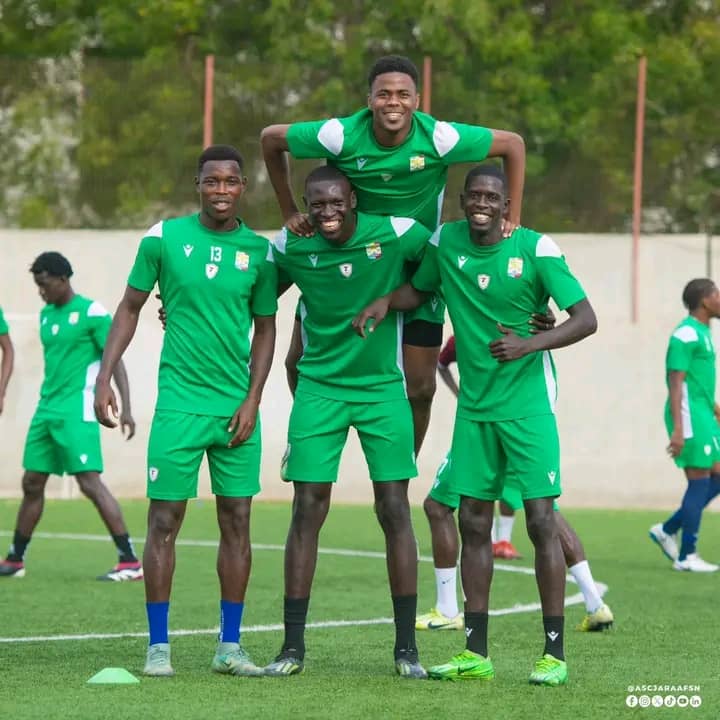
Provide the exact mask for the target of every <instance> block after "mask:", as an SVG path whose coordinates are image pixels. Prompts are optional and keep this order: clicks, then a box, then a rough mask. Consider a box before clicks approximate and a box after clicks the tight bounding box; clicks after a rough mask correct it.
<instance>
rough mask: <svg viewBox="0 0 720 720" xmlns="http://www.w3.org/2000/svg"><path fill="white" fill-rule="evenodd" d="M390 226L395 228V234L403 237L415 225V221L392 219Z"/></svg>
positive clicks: (402, 218) (399, 218)
mask: <svg viewBox="0 0 720 720" xmlns="http://www.w3.org/2000/svg"><path fill="white" fill-rule="evenodd" d="M390 224H391V225H392V226H393V230H394V231H395V234H396V235H397V236H398V237H402V236H403V235H404V234H405V233H406V232H407V231H408V230H409V229H410V228H411V227H412V226H413V225H414V224H415V221H414V220H413V219H412V218H406V217H391V218H390Z"/></svg>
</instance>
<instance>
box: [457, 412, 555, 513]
mask: <svg viewBox="0 0 720 720" xmlns="http://www.w3.org/2000/svg"><path fill="white" fill-rule="evenodd" d="M450 454H451V458H452V463H451V465H452V473H451V474H452V479H451V484H452V487H453V489H454V491H455V493H456V494H457V495H466V496H468V497H472V498H476V499H478V500H499V499H501V498H502V494H503V487H504V485H505V479H506V478H511V479H512V481H511V483H510V486H511V487H517V488H518V489H519V490H520V496H521V497H522V499H523V500H534V499H537V498H544V497H558V496H560V494H561V489H560V441H559V438H558V431H557V422H556V420H555V415H551V414H548V415H536V416H534V417H528V418H521V419H518V420H500V421H493V422H476V421H474V420H467V419H465V418H462V417H456V418H455V428H454V430H453V439H452V449H451V451H450ZM511 506H512V505H511Z"/></svg>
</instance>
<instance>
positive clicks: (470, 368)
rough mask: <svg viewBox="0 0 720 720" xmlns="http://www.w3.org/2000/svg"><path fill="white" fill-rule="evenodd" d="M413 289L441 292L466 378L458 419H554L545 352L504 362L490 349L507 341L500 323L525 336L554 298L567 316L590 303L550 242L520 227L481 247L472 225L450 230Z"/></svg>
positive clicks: (431, 246)
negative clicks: (568, 311) (583, 303)
mask: <svg viewBox="0 0 720 720" xmlns="http://www.w3.org/2000/svg"><path fill="white" fill-rule="evenodd" d="M412 284H413V285H414V286H415V287H416V288H417V289H418V290H425V291H432V290H436V289H437V288H438V287H440V285H442V288H443V293H444V296H445V302H446V303H447V306H448V312H449V313H450V319H451V320H452V324H453V327H454V329H455V344H456V348H457V363H458V370H459V372H460V376H461V378H462V382H461V383H460V398H459V400H458V415H459V416H460V417H464V418H467V419H469V420H476V421H494V420H517V419H520V418H524V417H531V416H533V415H544V414H547V413H552V412H554V406H555V399H556V395H557V385H556V381H555V366H554V364H553V361H552V356H551V354H550V353H549V352H548V351H544V352H536V353H531V354H529V355H526V356H525V357H523V358H520V359H519V360H511V361H509V362H505V363H499V362H498V361H497V360H495V358H493V356H492V355H491V354H490V348H489V344H490V343H491V342H492V341H493V340H497V339H499V338H500V337H502V334H501V333H500V331H499V330H498V327H497V324H498V323H502V324H503V325H504V326H505V327H507V328H509V329H511V330H513V331H514V332H515V333H516V334H517V335H520V336H522V337H527V336H529V335H530V327H529V325H528V320H529V319H530V315H531V314H532V313H534V312H544V311H545V310H546V309H547V304H548V300H549V298H551V297H552V299H553V300H554V301H555V302H556V303H557V305H558V307H559V308H560V309H561V310H564V309H565V308H567V307H570V306H571V305H574V304H575V303H577V302H579V301H580V300H582V299H583V298H584V297H585V293H584V291H583V289H582V287H581V286H580V283H579V282H578V281H577V280H576V279H575V277H574V276H573V275H572V273H571V272H570V270H569V268H568V266H567V263H566V262H565V258H564V257H563V254H562V252H561V251H560V248H559V247H558V246H557V245H556V243H555V242H554V241H553V240H552V239H551V238H550V237H548V236H547V235H541V234H540V233H537V232H535V231H534V230H528V229H527V228H522V227H521V228H517V229H516V230H515V232H514V233H513V234H512V235H511V236H510V237H509V238H506V239H504V240H502V241H501V242H499V243H497V244H496V245H491V246H489V247H484V246H480V245H476V244H475V243H473V242H472V241H471V239H470V230H469V227H468V222H467V220H459V221H458V222H453V223H445V224H443V225H441V226H440V227H439V228H438V229H437V231H436V232H435V233H434V235H433V236H432V238H431V239H430V242H429V243H428V247H427V250H426V251H425V257H424V258H423V261H422V264H421V265H420V267H419V269H418V271H417V272H416V273H415V275H414V276H413V279H412Z"/></svg>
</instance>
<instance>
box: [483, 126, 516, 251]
mask: <svg viewBox="0 0 720 720" xmlns="http://www.w3.org/2000/svg"><path fill="white" fill-rule="evenodd" d="M492 135H493V139H492V144H491V145H490V150H489V151H488V157H500V158H502V159H503V168H504V169H505V175H506V176H507V182H508V197H509V198H510V207H509V211H508V217H507V219H506V220H505V224H504V226H503V235H504V236H505V237H509V236H510V235H511V234H512V231H513V230H514V229H515V228H516V227H517V226H518V225H520V216H521V212H522V200H523V188H524V187H525V141H524V140H523V139H522V136H521V135H518V134H517V133H514V132H509V131H508V130H493V131H492Z"/></svg>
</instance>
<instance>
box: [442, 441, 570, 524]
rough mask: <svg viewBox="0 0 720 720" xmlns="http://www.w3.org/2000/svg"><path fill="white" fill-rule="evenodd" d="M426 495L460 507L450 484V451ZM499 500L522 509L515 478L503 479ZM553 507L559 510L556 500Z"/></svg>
mask: <svg viewBox="0 0 720 720" xmlns="http://www.w3.org/2000/svg"><path fill="white" fill-rule="evenodd" d="M428 496H429V497H430V499H431V500H434V501H435V502H437V503H440V504H441V505H445V506H447V507H449V508H451V509H453V510H457V509H458V507H460V495H458V493H457V492H455V488H454V487H453V484H452V460H451V457H450V453H448V454H447V455H446V456H445V457H444V458H443V461H442V462H441V463H440V467H439V468H438V470H437V473H436V475H435V482H434V483H433V486H432V488H430V492H429V493H428ZM500 500H502V502H504V503H505V504H506V505H507V506H508V507H510V508H511V509H512V510H514V511H515V512H517V511H518V510H522V509H523V499H522V490H521V489H520V487H519V485H518V481H517V479H516V478H513V477H509V478H507V479H506V480H505V484H504V485H503V489H502V495H501V496H500ZM553 507H554V509H555V510H559V507H558V504H557V502H555V503H554V504H553Z"/></svg>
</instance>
